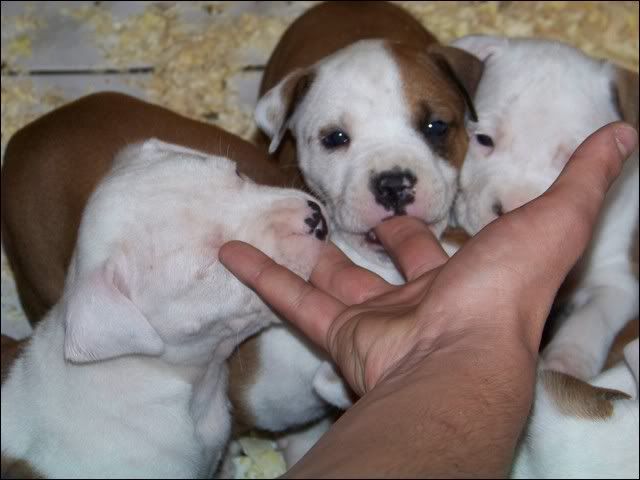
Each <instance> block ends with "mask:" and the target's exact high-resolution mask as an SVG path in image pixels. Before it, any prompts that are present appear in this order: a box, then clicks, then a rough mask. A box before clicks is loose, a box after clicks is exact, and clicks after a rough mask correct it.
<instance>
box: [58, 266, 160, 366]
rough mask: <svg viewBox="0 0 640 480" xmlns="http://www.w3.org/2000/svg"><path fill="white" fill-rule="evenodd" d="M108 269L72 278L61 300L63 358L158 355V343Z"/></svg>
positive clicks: (82, 360) (90, 359)
mask: <svg viewBox="0 0 640 480" xmlns="http://www.w3.org/2000/svg"><path fill="white" fill-rule="evenodd" d="M119 280H120V279H119V278H117V274H116V272H115V269H114V268H113V266H112V265H107V266H102V267H100V268H98V269H96V271H94V272H93V273H92V274H90V275H87V276H82V275H79V276H76V279H75V281H74V284H73V285H72V286H71V288H70V291H69V293H68V294H67V296H66V298H65V311H64V325H65V338H64V355H65V358H66V359H67V360H69V361H71V362H75V363H85V362H93V361H96V360H107V359H110V358H115V357H120V356H122V355H132V354H141V355H159V354H160V353H162V351H163V349H164V344H163V342H162V339H161V338H160V336H159V335H158V334H157V332H156V331H155V330H154V329H153V327H152V326H151V325H150V324H149V322H148V321H147V319H146V318H145V317H144V315H142V313H141V312H140V311H139V310H138V309H137V308H136V306H135V305H134V304H133V302H132V301H131V300H130V299H129V298H127V296H126V295H125V294H124V293H123V286H124V283H123V282H120V281H119Z"/></svg>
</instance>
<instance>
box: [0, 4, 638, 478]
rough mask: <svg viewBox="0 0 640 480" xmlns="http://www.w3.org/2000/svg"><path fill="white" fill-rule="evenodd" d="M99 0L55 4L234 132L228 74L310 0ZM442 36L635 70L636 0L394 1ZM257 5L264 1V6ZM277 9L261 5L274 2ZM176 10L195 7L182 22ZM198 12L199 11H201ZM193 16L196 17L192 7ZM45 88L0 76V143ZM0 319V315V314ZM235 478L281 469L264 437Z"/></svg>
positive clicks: (181, 106)
mask: <svg viewBox="0 0 640 480" xmlns="http://www.w3.org/2000/svg"><path fill="white" fill-rule="evenodd" d="M108 3H110V2H106V3H100V2H95V4H92V5H83V6H80V7H78V6H74V5H73V3H72V2H68V3H66V5H64V6H63V7H61V11H60V13H61V14H62V15H65V16H67V17H69V18H73V19H75V20H76V21H77V22H81V23H82V24H84V25H86V26H87V27H89V28H90V30H91V31H92V35H93V38H92V41H93V42H94V43H95V44H96V46H98V47H99V48H100V50H101V51H102V52H103V53H104V62H105V65H104V66H105V67H109V68H131V67H140V66H146V67H152V72H151V74H150V75H148V76H145V77H142V78H140V79H139V80H135V82H136V83H137V85H138V86H139V87H141V88H142V89H143V91H144V92H145V93H146V99H147V100H150V101H152V102H155V103H158V104H161V105H163V106H165V107H168V108H170V109H173V110H175V111H177V112H179V113H181V114H183V115H186V116H188V117H192V118H196V119H199V120H203V121H207V122H210V123H214V124H217V125H219V126H221V127H222V128H225V129H227V130H229V131H231V132H234V133H236V134H238V135H240V136H242V137H244V138H250V136H251V135H252V133H253V132H254V126H253V120H252V111H251V107H252V105H250V104H247V102H244V103H243V102H241V101H240V99H239V95H238V84H237V83H238V82H237V79H238V78H240V77H241V76H242V75H245V73H246V72H245V69H246V67H247V66H252V67H255V66H259V65H264V64H265V63H266V61H267V59H268V56H269V54H270V52H271V50H272V49H273V48H274V46H275V44H276V43H277V41H278V39H279V38H280V35H281V34H282V33H283V32H284V30H285V29H286V27H287V26H288V25H289V23H290V22H291V21H292V20H293V19H294V18H295V16H297V15H299V14H300V11H301V10H302V9H304V8H308V7H310V6H311V5H313V4H315V3H316V2H311V1H308V2H298V3H297V4H295V5H294V4H293V3H294V2H246V3H245V2H243V3H245V5H247V4H248V5H249V7H248V8H245V10H247V11H245V12H244V13H239V12H238V11H237V10H238V5H239V3H240V2H238V3H236V2H179V3H175V4H172V3H169V2H162V3H150V2H149V3H148V5H146V6H145V7H144V8H142V10H141V12H140V13H138V14H135V15H130V16H129V17H127V18H125V19H124V20H117V19H116V18H115V17H114V15H113V13H112V12H111V11H110V10H109V5H108ZM397 3H399V4H400V5H402V6H404V7H405V8H407V9H408V10H409V11H410V12H411V13H412V14H413V15H415V16H416V17H417V18H418V19H419V20H420V21H422V23H423V24H424V25H425V26H426V27H427V28H428V29H429V30H431V31H432V32H433V33H434V34H435V35H436V36H437V37H438V38H439V39H440V40H441V41H442V42H444V43H446V42H449V41H451V40H453V39H455V38H457V37H460V36H463V35H467V34H472V33H482V34H500V35H507V36H536V37H542V38H548V39H554V40H560V41H564V42H567V43H569V44H571V45H574V46H576V47H578V48H581V49H582V50H584V51H585V52H586V53H588V54H590V55H593V56H595V57H600V58H606V59H609V60H612V61H614V62H615V63H617V64H619V65H621V66H624V67H626V68H629V69H631V70H635V71H637V70H638V50H639V45H638V44H639V40H638V38H639V37H638V2H631V1H623V2H581V1H559V2H523V1H519V2H510V1H490V2H471V1H449V2H442V1H441V2H410V1H401V2H397ZM265 4H266V6H265ZM276 4H277V7H278V8H273V9H272V8H271V7H272V6H273V5H276ZM185 9H191V12H192V13H193V11H194V10H196V11H197V10H200V11H201V12H200V13H201V15H200V17H199V19H200V20H204V21H197V22H194V21H186V20H185V18H187V16H185V14H184V12H185ZM202 12H204V13H206V16H205V17H204V19H203V18H202V17H203V15H202ZM196 17H197V15H196ZM6 22H13V23H12V25H13V26H14V29H15V35H14V36H13V37H12V38H8V39H5V37H3V43H2V60H3V72H4V71H5V69H8V68H11V69H12V70H17V69H16V68H15V66H14V63H15V61H16V60H18V59H20V58H24V57H28V56H29V55H30V54H31V45H32V42H31V37H32V35H34V34H35V32H37V31H38V29H39V28H42V26H43V25H44V24H45V21H44V19H42V18H40V17H39V16H38V13H37V11H36V10H35V9H34V8H33V7H30V8H29V7H28V8H27V9H26V10H25V12H24V14H22V15H19V16H13V17H11V18H6V17H5V16H3V17H2V25H3V27H4V25H5V23H6ZM71 100H74V99H73V98H66V99H64V98H62V97H61V96H60V95H59V94H58V93H57V92H56V91H52V90H51V89H44V90H36V89H35V88H34V87H33V85H32V83H31V82H30V80H28V79H24V78H23V79H17V80H14V79H12V80H11V82H5V80H4V79H3V82H2V149H3V151H4V146H5V145H6V142H7V140H8V139H9V138H10V136H11V135H12V134H13V133H14V132H15V131H16V130H18V129H19V128H21V127H22V126H24V125H25V124H27V123H28V122H30V121H31V120H33V119H34V118H35V117H36V116H38V115H39V114H42V113H46V111H48V110H51V109H53V108H55V107H56V106H58V105H60V104H62V103H64V101H71ZM2 315H3V319H4V317H5V316H7V317H10V318H11V319H12V321H14V320H15V321H16V322H17V321H21V322H23V323H26V322H25V320H24V317H23V315H22V312H21V311H20V307H19V304H18V301H17V296H16V293H15V287H14V285H13V279H12V276H11V273H10V272H9V269H8V266H7V265H6V259H5V258H4V254H3V255H2ZM3 322H4V320H3ZM238 443H239V444H240V446H241V447H242V448H243V450H244V453H245V455H240V456H236V457H235V458H234V463H235V465H236V466H238V467H239V468H238V469H236V475H237V478H271V477H274V476H277V475H278V474H280V473H282V468H283V467H282V457H281V455H280V454H279V453H278V452H277V451H276V450H275V449H274V447H273V444H272V443H270V442H269V441H266V440H265V441H264V442H260V441H259V440H256V439H255V438H253V437H252V439H249V440H247V438H244V439H240V441H239V442H238Z"/></svg>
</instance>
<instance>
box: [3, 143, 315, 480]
mask: <svg viewBox="0 0 640 480" xmlns="http://www.w3.org/2000/svg"><path fill="white" fill-rule="evenodd" d="M326 234H327V230H326V224H325V222H324V218H323V216H322V212H321V209H320V207H319V206H318V205H317V204H316V203H315V202H313V200H312V198H311V197H310V196H308V195H306V194H304V193H301V192H298V191H294V190H283V189H276V188H269V187H262V186H258V185H256V184H254V183H253V182H251V181H249V180H247V179H245V178H241V177H240V175H238V174H237V172H236V169H235V164H234V163H233V162H231V161H230V160H228V159H225V158H222V157H214V156H210V155H207V154H204V153H200V152H196V151H193V150H189V149H186V148H182V147H179V146H176V145H171V144H166V143H162V142H160V141H157V140H149V141H147V142H145V143H143V144H138V145H135V146H131V147H128V148H127V149H125V150H124V151H123V152H122V153H121V154H120V155H119V158H117V159H116V161H115V165H114V168H113V171H112V172H111V174H110V175H109V176H108V177H107V178H106V179H105V180H104V181H103V182H102V183H101V184H100V186H99V187H98V188H97V190H96V191H95V193H94V194H93V196H92V197H91V199H90V201H89V203H88V205H87V207H86V210H85V213H84V216H83V221H82V225H81V227H80V231H79V236H78V243H77V249H76V251H75V254H74V260H73V261H72V265H71V267H70V269H69V275H68V278H67V282H66V285H65V291H64V296H63V299H62V300H61V301H60V302H59V303H58V304H57V305H56V306H55V307H54V308H53V309H52V310H51V312H50V313H49V314H48V315H47V317H46V318H45V319H44V320H43V321H42V323H41V324H40V325H39V326H38V328H37V329H36V331H35V332H34V334H33V337H32V339H31V341H30V343H29V345H28V346H27V347H26V349H25V351H24V353H23V354H22V355H21V356H20V358H18V359H17V360H16V362H15V364H14V366H13V368H12V370H11V372H10V374H9V376H8V378H7V380H6V382H5V383H4V385H3V388H2V455H3V470H4V469H5V467H9V468H10V466H11V464H12V463H24V462H26V463H28V464H29V466H30V467H31V468H32V469H34V470H35V471H36V472H38V473H39V474H42V475H44V476H47V477H63V478H64V477H67V478H70V477H83V478H88V477H114V478H115V477H121V478H122V477H124V478H133V477H146V478H149V477H165V478H178V477H181V478H193V477H199V476H207V475H211V474H212V473H213V470H214V469H215V467H216V465H217V462H218V460H219V457H220V455H221V453H222V451H223V448H224V447H225V445H226V442H227V440H228V437H229V433H230V413H229V405H228V399H227V388H226V387H227V368H226V365H225V360H226V359H227V357H228V356H229V354H230V353H231V352H232V350H233V349H234V348H235V347H236V346H237V345H238V344H239V343H240V342H242V341H243V340H244V339H246V338H247V337H248V336H250V335H252V334H254V333H256V332H257V331H259V330H260V329H261V328H264V327H265V326H267V325H269V324H272V323H275V322H277V321H278V320H277V318H276V317H275V316H274V315H273V313H272V312H271V311H270V310H269V309H268V308H267V307H266V306H265V305H264V304H263V303H262V302H261V301H260V299H259V298H258V297H257V296H256V295H255V294H254V293H253V292H252V291H251V290H249V289H248V288H246V287H245V286H243V285H242V284H241V283H240V282H239V281H238V280H237V279H236V278H235V277H234V276H233V275H231V274H230V273H229V272H228V271H227V270H226V269H225V268H224V267H223V266H222V265H221V264H220V263H219V261H218V250H219V248H220V246H221V245H222V244H223V243H224V242H226V241H228V240H232V239H239V240H243V241H246V242H249V243H252V244H254V245H256V246H257V247H259V248H260V249H262V250H263V251H265V252H267V253H268V254H269V255H271V256H273V257H274V258H275V259H276V260H277V261H278V262H281V263H282V264H284V265H286V266H287V267H289V268H291V269H293V270H294V271H295V272H297V273H298V274H300V275H301V276H303V277H305V278H307V277H308V275H309V273H310V272H311V269H312V267H313V265H314V264H315V262H316V260H317V256H318V253H319V251H320V248H321V245H322V242H321V240H322V239H324V238H325V237H326ZM4 473H5V472H4V471H3V474H4Z"/></svg>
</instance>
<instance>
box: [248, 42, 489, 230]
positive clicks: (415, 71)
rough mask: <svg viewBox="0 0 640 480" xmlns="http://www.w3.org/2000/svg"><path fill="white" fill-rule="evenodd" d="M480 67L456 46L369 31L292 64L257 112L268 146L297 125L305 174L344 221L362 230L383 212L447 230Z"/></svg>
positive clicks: (339, 222) (341, 226)
mask: <svg viewBox="0 0 640 480" xmlns="http://www.w3.org/2000/svg"><path fill="white" fill-rule="evenodd" d="M481 67H482V64H481V63H480V62H479V61H478V60H477V59H476V58H475V57H473V56H472V55H468V54H466V53H465V52H463V51H461V50H458V49H455V48H451V47H443V46H440V45H434V46H433V47H432V48H431V49H430V50H429V51H428V52H425V51H423V50H418V49H413V48H410V47H407V46H405V45H400V44H389V43H386V42H384V41H382V40H364V41H360V42H357V43H355V44H353V45H351V46H349V47H347V48H345V49H342V50H340V51H338V52H336V53H335V54H333V55H331V56H329V57H327V58H325V59H323V60H322V61H320V62H318V63H317V64H315V65H313V66H312V67H310V68H308V69H305V70H296V71H294V72H292V73H290V74H289V75H288V76H287V77H285V78H284V79H283V80H282V81H281V82H280V84H278V85H277V86H275V87H274V88H273V89H271V90H270V91H269V92H267V93H266V94H265V95H264V96H263V97H262V99H260V101H259V103H258V106H257V109H256V121H257V123H258V125H259V126H260V127H261V128H262V129H263V130H264V131H265V133H267V135H269V136H270V137H271V138H272V143H271V147H270V150H271V151H274V150H275V149H277V147H278V145H279V143H280V141H281V139H282V137H283V135H284V134H285V133H286V131H287V130H290V131H291V133H292V135H293V137H294V138H295V139H296V145H297V156H298V164H299V167H300V169H301V171H302V173H303V175H304V178H305V181H306V182H307V184H308V185H309V186H310V187H311V188H312V189H313V190H314V191H315V192H316V193H317V194H318V195H319V196H320V197H321V198H322V199H323V200H324V201H325V202H326V204H327V208H328V209H329V210H330V215H331V217H332V220H333V221H334V222H335V228H336V229H337V230H339V231H341V232H343V233H349V234H354V235H359V236H360V238H361V239H364V238H365V237H366V236H367V234H368V232H370V231H371V229H373V228H374V227H375V226H377V225H378V224H379V223H380V222H381V221H382V220H383V219H385V218H388V217H391V216H393V215H405V214H407V215H413V216H416V217H419V218H421V219H423V220H425V221H426V222H427V223H429V224H431V225H432V228H433V229H434V230H435V231H436V232H437V233H440V232H441V231H442V229H443V228H444V226H445V225H446V223H447V214H448V211H449V208H450V206H451V202H452V201H453V197H454V192H455V179H456V174H457V168H458V166H459V165H460V163H461V162H462V160H463V158H464V154H465V150H466V147H467V142H468V138H467V134H466V132H465V130H464V120H465V111H468V112H469V114H470V117H471V118H472V119H475V112H474V109H473V106H472V105H471V101H470V97H469V95H470V94H473V91H474V90H475V86H476V84H477V82H478V80H479V77H480V74H481V71H482V68H481Z"/></svg>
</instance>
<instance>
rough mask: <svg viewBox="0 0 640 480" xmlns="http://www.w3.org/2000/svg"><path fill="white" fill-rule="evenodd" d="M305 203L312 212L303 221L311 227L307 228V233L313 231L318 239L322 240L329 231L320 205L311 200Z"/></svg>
mask: <svg viewBox="0 0 640 480" xmlns="http://www.w3.org/2000/svg"><path fill="white" fill-rule="evenodd" d="M307 205H309V206H310V207H311V210H313V213H312V214H311V216H310V217H307V218H306V219H305V220H304V223H306V224H307V225H308V226H309V228H310V229H311V230H309V233H313V234H314V235H315V236H316V238H317V239H318V240H324V239H325V238H327V234H328V233H329V227H328V226H327V221H326V220H325V219H324V216H323V215H322V210H321V209H320V205H318V204H317V203H316V202H313V201H311V200H309V201H308V202H307Z"/></svg>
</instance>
